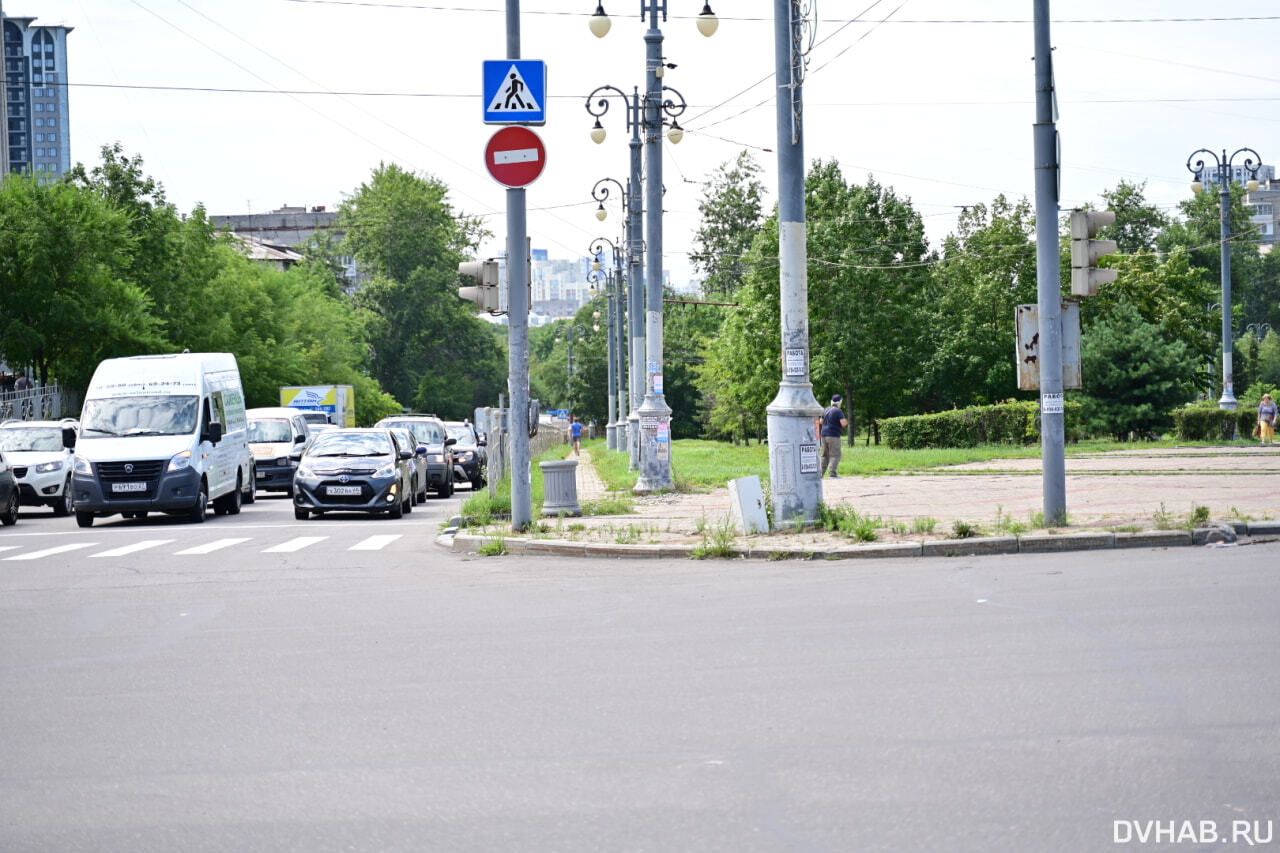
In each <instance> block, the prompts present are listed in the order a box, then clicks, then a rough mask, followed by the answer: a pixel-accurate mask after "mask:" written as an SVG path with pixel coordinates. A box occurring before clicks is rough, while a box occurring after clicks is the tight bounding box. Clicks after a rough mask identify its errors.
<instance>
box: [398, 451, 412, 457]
mask: <svg viewBox="0 0 1280 853" xmlns="http://www.w3.org/2000/svg"><path fill="white" fill-rule="evenodd" d="M400 458H401V459H412V458H413V453H411V452H410V451H408V450H401V451H400Z"/></svg>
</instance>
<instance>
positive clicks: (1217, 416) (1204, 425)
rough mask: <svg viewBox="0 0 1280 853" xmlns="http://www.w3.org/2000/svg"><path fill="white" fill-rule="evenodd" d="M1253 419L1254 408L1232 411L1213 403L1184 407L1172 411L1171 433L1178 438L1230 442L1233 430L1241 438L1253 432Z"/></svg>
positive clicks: (1256, 416)
mask: <svg viewBox="0 0 1280 853" xmlns="http://www.w3.org/2000/svg"><path fill="white" fill-rule="evenodd" d="M1257 422H1258V411H1257V409H1256V408H1254V407H1242V408H1240V409H1237V410H1235V411H1234V412H1233V411H1228V410H1227V409H1220V408H1218V407H1217V406H1187V407H1186V408H1183V409H1175V410H1174V411H1173V434H1174V435H1175V436H1176V437H1177V439H1178V440H1179V441H1231V439H1232V438H1234V437H1235V434H1236V431H1237V430H1239V434H1240V437H1241V438H1248V437H1249V436H1251V435H1253V426H1254V424H1256V423H1257Z"/></svg>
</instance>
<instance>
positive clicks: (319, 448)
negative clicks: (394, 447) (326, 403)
mask: <svg viewBox="0 0 1280 853" xmlns="http://www.w3.org/2000/svg"><path fill="white" fill-rule="evenodd" d="M390 452H391V436H389V435H387V434H386V433H375V432H355V433H352V432H329V433H324V434H323V435H320V436H318V437H317V438H316V440H315V443H314V444H312V445H311V450H310V451H309V452H308V453H307V455H308V456H386V455H387V454H389V453H390Z"/></svg>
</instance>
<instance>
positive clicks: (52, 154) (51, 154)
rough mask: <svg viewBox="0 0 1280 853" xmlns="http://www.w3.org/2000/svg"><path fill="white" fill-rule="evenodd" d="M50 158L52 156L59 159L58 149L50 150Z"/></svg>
mask: <svg viewBox="0 0 1280 853" xmlns="http://www.w3.org/2000/svg"><path fill="white" fill-rule="evenodd" d="M49 156H50V157H57V156H58V149H57V148H50V149H49Z"/></svg>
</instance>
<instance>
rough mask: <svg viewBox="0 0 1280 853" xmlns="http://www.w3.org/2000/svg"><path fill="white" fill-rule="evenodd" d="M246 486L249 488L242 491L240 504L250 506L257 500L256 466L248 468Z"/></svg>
mask: <svg viewBox="0 0 1280 853" xmlns="http://www.w3.org/2000/svg"><path fill="white" fill-rule="evenodd" d="M247 485H248V486H249V488H247V489H245V490H244V494H243V495H242V496H241V500H240V502H241V503H245V504H251V503H253V502H254V501H256V500H257V499H258V468H257V466H253V465H251V466H250V467H249V482H248V484H247Z"/></svg>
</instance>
